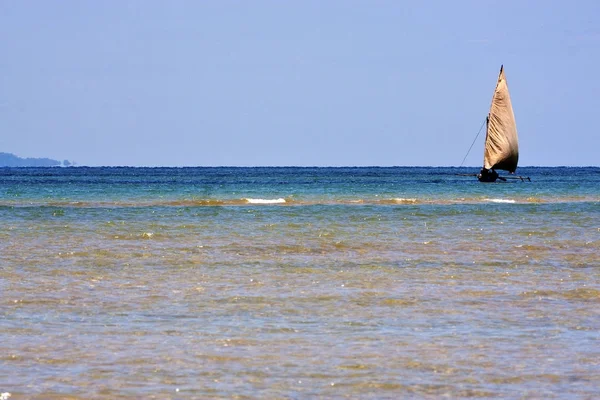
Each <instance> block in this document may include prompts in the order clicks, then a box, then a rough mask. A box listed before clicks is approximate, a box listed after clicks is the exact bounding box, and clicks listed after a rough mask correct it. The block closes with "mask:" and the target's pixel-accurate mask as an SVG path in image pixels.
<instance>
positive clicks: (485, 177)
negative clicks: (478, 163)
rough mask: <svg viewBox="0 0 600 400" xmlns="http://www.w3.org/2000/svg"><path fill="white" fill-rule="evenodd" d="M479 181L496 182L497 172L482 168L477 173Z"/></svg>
mask: <svg viewBox="0 0 600 400" xmlns="http://www.w3.org/2000/svg"><path fill="white" fill-rule="evenodd" d="M477 179H479V182H496V179H498V173H497V172H496V171H494V170H493V169H485V168H482V169H481V171H480V172H479V174H477Z"/></svg>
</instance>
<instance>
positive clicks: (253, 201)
mask: <svg viewBox="0 0 600 400" xmlns="http://www.w3.org/2000/svg"><path fill="white" fill-rule="evenodd" d="M244 200H246V202H247V203H249V204H281V203H285V199H284V198H281V197H280V198H278V199H252V198H246V199H244Z"/></svg>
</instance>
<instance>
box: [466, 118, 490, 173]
mask: <svg viewBox="0 0 600 400" xmlns="http://www.w3.org/2000/svg"><path fill="white" fill-rule="evenodd" d="M486 120H487V116H486V117H485V119H484V120H483V123H482V124H481V127H479V131H478V132H477V135H476V136H475V139H473V143H471V147H469V150H467V154H465V158H463V160H462V162H461V163H460V167H462V166H463V164H464V163H465V160H466V159H467V156H468V155H469V152H470V151H471V149H472V148H473V145H474V144H475V141H476V140H477V138H478V137H479V134H480V133H481V130H482V129H483V126H484V125H485V121H486ZM475 176H477V174H475Z"/></svg>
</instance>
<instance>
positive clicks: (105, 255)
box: [0, 167, 600, 399]
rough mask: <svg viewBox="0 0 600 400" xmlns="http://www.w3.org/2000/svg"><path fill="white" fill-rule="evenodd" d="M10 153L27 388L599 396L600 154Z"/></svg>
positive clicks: (14, 367)
mask: <svg viewBox="0 0 600 400" xmlns="http://www.w3.org/2000/svg"><path fill="white" fill-rule="evenodd" d="M476 172H477V169H476V168H462V169H458V168H366V167H365V168H181V169H169V168H82V167H79V168H22V169H18V168H16V169H15V168H4V169H0V224H1V227H2V229H1V230H0V268H1V269H0V278H1V279H0V293H2V296H1V297H0V305H1V308H0V360H1V362H0V392H10V393H11V394H12V396H13V397H12V398H15V399H30V398H40V399H42V398H43V399H59V398H70V399H89V398H132V399H133V398H160V399H164V398H173V399H175V398H186V399H191V398H198V399H204V398H236V397H238V398H378V399H379V398H402V397H417V398H439V397H442V396H450V397H483V398H488V397H502V398H515V397H518V398H521V397H526V398H565V397H567V398H595V397H599V396H600V389H599V388H598V384H597V382H599V381H600V361H598V360H600V350H599V349H600V346H598V343H599V339H600V333H599V332H600V262H599V259H600V258H599V257H598V254H600V168H520V169H519V171H518V172H519V173H520V174H521V175H524V176H530V177H531V180H532V181H531V182H520V181H509V182H507V183H497V184H481V183H479V182H477V180H476V178H475V177H472V176H471V177H469V176H461V175H460V174H470V173H476Z"/></svg>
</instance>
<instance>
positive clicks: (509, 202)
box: [484, 199, 515, 204]
mask: <svg viewBox="0 0 600 400" xmlns="http://www.w3.org/2000/svg"><path fill="white" fill-rule="evenodd" d="M484 200H485V201H489V202H492V203H508V204H514V203H515V201H514V200H510V199H484Z"/></svg>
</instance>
